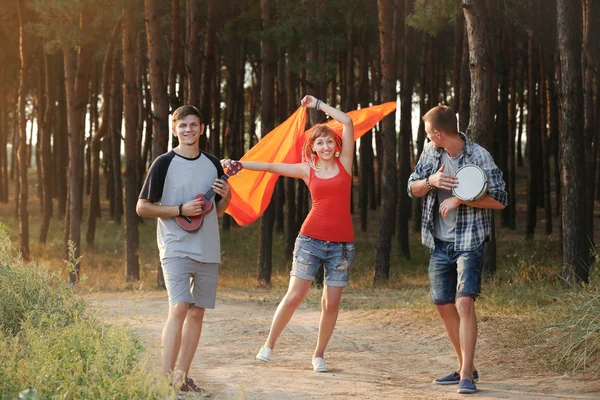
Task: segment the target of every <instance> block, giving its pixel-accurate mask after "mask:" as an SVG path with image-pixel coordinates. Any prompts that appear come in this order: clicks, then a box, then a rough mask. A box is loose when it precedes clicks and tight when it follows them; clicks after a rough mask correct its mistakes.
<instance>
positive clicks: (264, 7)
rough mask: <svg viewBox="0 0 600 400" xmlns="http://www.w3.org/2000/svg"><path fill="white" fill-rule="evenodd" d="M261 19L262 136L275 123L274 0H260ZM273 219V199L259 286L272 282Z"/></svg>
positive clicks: (265, 219) (263, 228)
mask: <svg viewBox="0 0 600 400" xmlns="http://www.w3.org/2000/svg"><path fill="white" fill-rule="evenodd" d="M260 8H261V19H262V30H263V38H262V41H261V46H260V58H261V60H262V67H261V68H262V72H261V75H262V78H261V89H260V90H261V99H262V104H261V108H260V120H261V124H260V129H261V138H264V137H265V136H266V134H267V133H269V132H270V131H271V130H272V129H273V127H274V122H275V116H274V113H273V111H274V106H275V104H274V90H275V87H274V86H275V83H274V81H275V76H274V75H275V74H274V69H275V62H276V58H275V56H276V47H275V43H273V41H272V39H270V38H269V37H268V35H265V32H268V30H269V28H270V27H271V26H272V24H273V21H274V18H275V1H274V0H261V2H260ZM274 219H275V210H274V202H273V201H271V203H270V204H269V206H268V207H267V209H266V210H265V213H264V214H263V216H262V218H261V222H260V235H259V264H258V284H259V285H260V286H270V285H271V273H272V270H273V257H272V252H273V224H274Z"/></svg>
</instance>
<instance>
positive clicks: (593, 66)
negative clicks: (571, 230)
mask: <svg viewBox="0 0 600 400" xmlns="http://www.w3.org/2000/svg"><path fill="white" fill-rule="evenodd" d="M584 6H585V7H584V18H585V23H584V43H583V45H584V46H583V50H584V57H583V61H585V66H584V76H583V103H584V126H583V131H584V149H585V171H586V176H585V189H586V206H585V207H586V217H585V220H586V235H587V237H588V238H589V240H590V246H591V247H592V248H593V247H594V195H595V192H596V176H595V172H596V157H595V153H596V150H595V148H596V147H598V141H597V140H594V139H597V138H596V136H597V135H596V133H595V130H596V128H597V127H596V124H595V123H594V75H596V76H597V78H596V79H600V75H598V74H597V73H596V70H597V68H598V57H600V54H599V51H598V46H599V44H600V43H599V42H600V40H599V39H598V35H600V29H599V28H598V23H599V22H600V1H598V0H586V1H584ZM596 101H600V100H598V99H597V100H596Z"/></svg>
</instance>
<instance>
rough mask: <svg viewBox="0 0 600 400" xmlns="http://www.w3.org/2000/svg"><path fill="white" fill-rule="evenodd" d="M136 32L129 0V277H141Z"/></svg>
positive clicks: (126, 43)
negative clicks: (137, 206)
mask: <svg viewBox="0 0 600 400" xmlns="http://www.w3.org/2000/svg"><path fill="white" fill-rule="evenodd" d="M135 47H136V33H135V29H134V8H133V0H127V3H126V5H125V10H124V12H123V71H124V82H123V100H124V101H123V103H124V106H125V107H124V109H125V110H124V111H125V112H124V116H125V253H126V259H127V280H128V281H139V280H140V261H139V256H138V252H139V233H138V216H137V213H136V211H135V208H136V204H137V196H138V184H137V183H138V182H137V170H138V168H137V160H138V150H137V136H138V122H139V121H138V93H139V91H138V88H137V85H136V82H137V72H136V53H137V52H136V48H135Z"/></svg>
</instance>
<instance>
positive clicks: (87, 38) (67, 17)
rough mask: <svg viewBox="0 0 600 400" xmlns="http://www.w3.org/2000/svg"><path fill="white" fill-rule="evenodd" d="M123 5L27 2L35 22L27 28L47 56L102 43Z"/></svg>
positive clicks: (118, 1) (83, 0)
mask: <svg viewBox="0 0 600 400" xmlns="http://www.w3.org/2000/svg"><path fill="white" fill-rule="evenodd" d="M123 5H124V0H106V1H101V2H98V1H92V0H62V1H51V2H48V1H45V0H31V1H29V2H28V6H29V7H30V8H31V10H32V11H34V12H35V15H36V19H35V21H34V22H32V23H31V24H29V25H28V27H27V28H28V29H30V30H31V31H32V32H33V33H35V34H36V35H37V36H39V37H40V38H43V39H44V42H43V43H44V46H45V49H46V51H47V52H49V53H53V52H55V51H56V50H58V49H62V48H75V47H77V46H79V45H81V44H89V43H95V44H98V43H105V42H106V38H107V37H108V36H109V35H110V30H111V29H112V27H113V26H114V25H115V21H117V19H118V18H119V16H120V15H121V12H122V10H123ZM140 10H142V11H143V8H141V9H140ZM82 14H84V15H85V16H86V21H87V22H86V23H85V24H84V26H80V17H81V15H82ZM97 47H98V46H94V48H97ZM100 47H103V46H100Z"/></svg>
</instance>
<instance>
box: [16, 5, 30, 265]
mask: <svg viewBox="0 0 600 400" xmlns="http://www.w3.org/2000/svg"><path fill="white" fill-rule="evenodd" d="M17 4H18V11H19V13H18V14H19V60H20V65H19V101H18V105H17V107H18V108H17V110H18V113H17V115H18V125H19V143H20V146H19V152H18V156H17V163H18V176H19V178H18V179H19V192H18V193H19V195H18V215H19V223H20V229H21V230H20V236H21V246H20V250H21V255H22V256H23V259H24V260H26V261H29V259H30V258H31V253H30V251H29V211H28V210H27V200H28V189H29V185H28V182H27V160H28V154H27V153H28V152H27V119H26V116H25V106H26V104H27V91H28V84H29V82H28V76H27V75H28V71H29V67H30V65H31V57H32V54H31V49H32V43H31V42H30V39H31V38H30V36H29V35H26V33H25V25H26V24H27V23H29V19H30V18H29V11H28V10H26V8H25V5H24V2H23V0H18V3H17Z"/></svg>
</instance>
